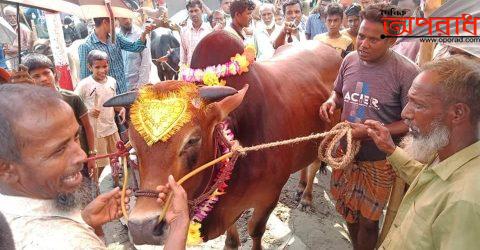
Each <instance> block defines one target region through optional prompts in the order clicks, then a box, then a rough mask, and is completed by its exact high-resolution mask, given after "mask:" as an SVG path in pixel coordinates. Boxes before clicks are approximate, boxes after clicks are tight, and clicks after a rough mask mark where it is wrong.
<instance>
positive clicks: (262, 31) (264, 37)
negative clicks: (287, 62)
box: [253, 23, 282, 61]
mask: <svg viewBox="0 0 480 250" xmlns="http://www.w3.org/2000/svg"><path fill="white" fill-rule="evenodd" d="M281 31H282V29H281V27H280V26H278V25H277V24H275V26H274V27H273V32H272V34H271V35H269V34H268V32H267V28H266V26H265V24H263V23H262V24H259V25H258V26H257V29H256V30H255V32H254V33H253V42H254V44H255V48H256V49H257V61H264V60H267V59H270V58H271V57H272V56H273V54H274V53H275V49H274V48H273V42H274V39H275V38H277V36H278V34H280V32H281Z"/></svg>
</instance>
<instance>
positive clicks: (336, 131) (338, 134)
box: [122, 122, 360, 222]
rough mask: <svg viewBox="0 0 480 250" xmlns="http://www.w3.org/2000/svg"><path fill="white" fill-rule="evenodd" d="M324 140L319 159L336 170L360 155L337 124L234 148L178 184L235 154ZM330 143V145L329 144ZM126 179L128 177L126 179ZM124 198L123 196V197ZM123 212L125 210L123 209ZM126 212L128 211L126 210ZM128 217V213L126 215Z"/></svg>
mask: <svg viewBox="0 0 480 250" xmlns="http://www.w3.org/2000/svg"><path fill="white" fill-rule="evenodd" d="M345 136H346V137H347V138H346V141H347V147H346V152H345V154H344V155H343V156H340V157H334V156H333V154H336V152H334V150H335V148H336V146H337V145H339V144H340V141H341V140H342V138H343V137H345ZM322 137H323V138H324V139H323V140H322V142H321V143H320V147H319V149H318V152H319V155H318V157H319V159H320V160H321V161H324V162H326V163H327V164H329V165H330V166H331V167H332V168H334V169H341V168H344V167H346V166H347V165H348V164H350V163H351V162H352V161H353V158H354V157H355V155H356V154H357V153H358V150H359V149H360V142H359V141H353V140H352V127H351V126H350V124H348V123H346V122H342V123H339V124H337V125H336V126H335V127H333V128H332V130H330V131H327V132H323V133H318V134H313V135H309V136H305V137H298V138H294V139H290V140H284V141H276V142H272V143H265V144H260V145H256V146H252V147H242V146H237V147H234V148H232V152H230V153H227V154H225V155H223V156H221V157H219V158H217V159H215V160H213V161H211V162H208V163H206V164H204V165H202V166H200V167H199V168H197V169H195V170H193V171H192V172H190V173H188V174H187V175H185V176H184V177H182V178H181V179H180V180H179V181H178V184H179V185H182V184H183V183H184V182H185V181H186V180H188V179H190V178H191V177H193V176H195V175H196V174H198V173H200V172H201V171H203V170H205V169H207V168H209V167H211V166H214V165H215V164H217V163H218V162H221V161H223V160H225V159H228V158H231V157H232V156H233V155H235V154H242V155H244V154H246V153H247V152H251V151H260V150H264V149H268V148H273V147H279V146H284V145H290V144H295V143H300V142H306V141H311V140H315V139H319V138H322ZM327 143H328V144H327ZM125 178H126V177H125ZM122 197H123V196H122ZM172 197H173V193H170V195H169V196H168V198H167V201H166V203H165V205H164V206H163V210H162V212H161V214H160V216H159V221H160V222H161V221H162V220H163V219H164V218H165V215H166V214H167V210H168V208H169V207H170V204H171V202H172ZM122 205H124V202H123V198H122ZM122 211H123V209H122ZM125 211H126V210H125ZM124 216H126V212H125V214H124ZM125 218H127V217H125Z"/></svg>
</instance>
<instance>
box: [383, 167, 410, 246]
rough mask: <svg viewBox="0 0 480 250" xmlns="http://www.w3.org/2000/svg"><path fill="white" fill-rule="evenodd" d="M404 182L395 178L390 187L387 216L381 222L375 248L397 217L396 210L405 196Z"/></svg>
mask: <svg viewBox="0 0 480 250" xmlns="http://www.w3.org/2000/svg"><path fill="white" fill-rule="evenodd" d="M405 185H406V184H405V182H404V181H403V180H402V179H401V178H400V177H398V176H397V177H396V178H395V182H394V183H393V186H392V192H391V193H390V199H389V201H388V206H387V214H386V215H385V220H384V222H383V226H382V231H381V233H380V236H379V237H378V241H377V248H378V247H379V246H380V245H382V242H383V241H384V240H385V237H387V234H388V231H390V227H391V226H392V223H393V220H394V219H395V216H396V215H397V211H398V208H399V207H400V203H401V202H402V199H403V195H404V194H405Z"/></svg>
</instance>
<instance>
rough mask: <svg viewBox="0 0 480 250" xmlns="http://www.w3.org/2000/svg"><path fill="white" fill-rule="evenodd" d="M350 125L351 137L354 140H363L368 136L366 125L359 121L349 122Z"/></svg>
mask: <svg viewBox="0 0 480 250" xmlns="http://www.w3.org/2000/svg"><path fill="white" fill-rule="evenodd" d="M350 126H352V129H353V130H352V139H354V140H364V139H366V138H368V133H367V128H368V127H367V126H366V125H364V124H361V123H350Z"/></svg>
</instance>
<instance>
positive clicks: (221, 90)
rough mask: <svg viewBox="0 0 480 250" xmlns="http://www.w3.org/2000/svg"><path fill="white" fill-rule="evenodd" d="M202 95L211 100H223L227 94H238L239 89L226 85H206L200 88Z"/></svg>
mask: <svg viewBox="0 0 480 250" xmlns="http://www.w3.org/2000/svg"><path fill="white" fill-rule="evenodd" d="M199 91H200V97H202V98H203V99H206V100H207V101H210V102H216V101H219V100H222V99H223V98H225V97H227V96H231V95H234V94H236V93H237V92H238V91H237V90H236V89H234V88H232V87H226V86H205V87H201V88H200V90H199Z"/></svg>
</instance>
